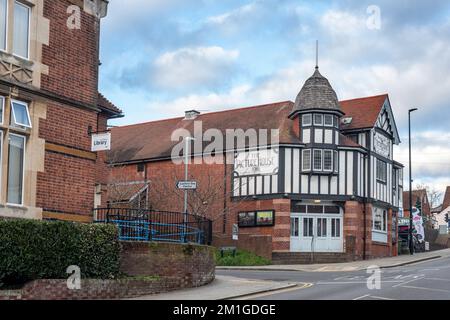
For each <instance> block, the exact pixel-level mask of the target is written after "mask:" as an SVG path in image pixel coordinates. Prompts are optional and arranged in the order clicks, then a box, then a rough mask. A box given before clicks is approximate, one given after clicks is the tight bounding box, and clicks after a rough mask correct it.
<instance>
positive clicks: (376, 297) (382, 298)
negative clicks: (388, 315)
mask: <svg viewBox="0 0 450 320" xmlns="http://www.w3.org/2000/svg"><path fill="white" fill-rule="evenodd" d="M370 297H371V298H374V299H379V300H394V299H391V298H385V297H378V296H370Z"/></svg>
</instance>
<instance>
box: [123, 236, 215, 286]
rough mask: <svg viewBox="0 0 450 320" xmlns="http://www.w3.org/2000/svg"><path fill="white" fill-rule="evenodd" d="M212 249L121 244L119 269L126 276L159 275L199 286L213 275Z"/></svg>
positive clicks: (171, 245)
mask: <svg viewBox="0 0 450 320" xmlns="http://www.w3.org/2000/svg"><path fill="white" fill-rule="evenodd" d="M214 259H215V258H214V250H213V248H212V247H208V246H199V245H191V244H174V243H155V242H154V243H143V242H123V243H122V253H121V262H120V270H121V271H122V272H123V273H125V274H127V275H129V276H158V277H170V278H177V279H181V280H182V281H184V284H183V287H185V288H186V287H199V286H202V285H205V284H208V283H210V282H211V281H212V280H214V276H215V260H214Z"/></svg>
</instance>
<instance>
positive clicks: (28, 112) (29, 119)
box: [11, 100, 33, 129]
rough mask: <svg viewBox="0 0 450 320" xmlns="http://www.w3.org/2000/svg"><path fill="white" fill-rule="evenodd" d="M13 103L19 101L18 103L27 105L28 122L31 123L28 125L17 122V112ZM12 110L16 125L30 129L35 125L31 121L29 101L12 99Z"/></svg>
mask: <svg viewBox="0 0 450 320" xmlns="http://www.w3.org/2000/svg"><path fill="white" fill-rule="evenodd" d="M13 103H17V104H20V105H22V106H25V108H26V110H27V117H28V122H29V123H30V125H26V124H24V123H19V122H17V119H16V112H15V111H14V106H13ZM11 112H12V115H13V118H14V125H16V126H20V127H25V128H29V129H31V128H32V127H33V124H32V123H31V116H30V108H29V104H28V103H26V102H23V101H19V100H11Z"/></svg>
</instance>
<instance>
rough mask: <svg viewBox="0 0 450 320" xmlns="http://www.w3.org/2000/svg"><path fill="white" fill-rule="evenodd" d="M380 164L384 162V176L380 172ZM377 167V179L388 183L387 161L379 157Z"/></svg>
mask: <svg viewBox="0 0 450 320" xmlns="http://www.w3.org/2000/svg"><path fill="white" fill-rule="evenodd" d="M380 164H382V167H383V170H384V172H383V176H382V177H381V172H380V168H381V165H380ZM376 167H377V176H376V178H377V181H380V182H382V183H387V162H385V161H383V160H380V159H378V158H377V163H376Z"/></svg>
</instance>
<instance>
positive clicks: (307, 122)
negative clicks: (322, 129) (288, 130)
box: [302, 114, 312, 127]
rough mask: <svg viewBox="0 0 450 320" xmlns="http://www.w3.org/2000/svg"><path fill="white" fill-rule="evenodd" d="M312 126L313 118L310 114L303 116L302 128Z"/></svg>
mask: <svg viewBox="0 0 450 320" xmlns="http://www.w3.org/2000/svg"><path fill="white" fill-rule="evenodd" d="M310 125H312V116H311V115H310V114H304V115H303V116H302V126H303V127H307V126H310Z"/></svg>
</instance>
